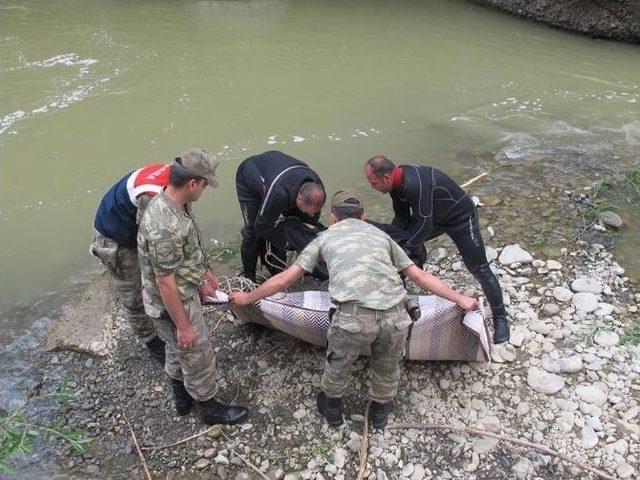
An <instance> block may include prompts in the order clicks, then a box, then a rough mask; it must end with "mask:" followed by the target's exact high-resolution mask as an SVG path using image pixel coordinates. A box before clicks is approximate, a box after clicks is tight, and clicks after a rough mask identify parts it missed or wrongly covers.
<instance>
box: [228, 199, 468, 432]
mask: <svg viewBox="0 0 640 480" xmlns="http://www.w3.org/2000/svg"><path fill="white" fill-rule="evenodd" d="M363 220H364V210H363V207H362V201H361V200H360V196H359V194H358V193H357V192H356V191H353V190H341V191H339V192H337V193H336V194H335V195H334V196H333V198H332V199H331V223H332V225H331V226H330V227H329V228H328V229H327V230H325V231H324V232H322V233H320V234H319V235H318V237H317V238H316V239H315V240H313V241H312V242H311V243H310V244H309V245H308V246H307V247H306V248H305V249H304V250H303V251H302V253H301V254H300V255H299V256H298V258H297V260H296V262H295V263H294V264H293V265H291V266H290V267H289V268H288V269H287V270H285V271H284V272H282V273H279V274H278V275H275V276H273V277H271V278H270V279H269V280H267V281H266V282H265V283H264V284H262V285H261V286H260V287H259V288H257V289H256V290H254V291H252V292H249V293H241V292H233V293H232V294H231V295H230V300H231V301H232V302H233V303H234V304H236V305H248V304H249V303H252V302H256V301H258V300H260V299H262V298H265V297H267V296H269V295H272V294H274V293H276V292H280V291H282V290H284V289H285V288H287V287H288V286H290V285H291V284H293V283H294V282H295V281H297V280H298V279H299V278H300V277H301V276H302V275H303V274H304V273H305V272H311V271H312V270H313V268H314V266H315V264H316V263H317V262H318V261H319V260H320V259H321V258H322V259H324V260H325V261H326V262H327V266H328V269H329V294H330V295H331V299H332V302H333V303H334V304H335V305H336V307H337V310H336V311H335V313H334V314H333V317H332V321H331V326H330V327H329V332H328V336H327V339H328V345H327V358H326V363H325V369H324V374H323V376H322V383H321V391H320V393H319V395H318V399H317V404H318V410H319V411H320V413H321V414H322V415H323V416H324V417H325V418H326V419H327V421H328V423H329V425H331V426H334V427H336V426H339V425H341V424H342V422H343V418H342V397H343V396H344V394H345V392H346V389H347V386H348V381H349V372H350V369H351V367H352V365H353V364H354V363H355V361H356V360H357V359H358V356H359V355H360V352H361V351H362V348H363V347H364V346H367V345H368V346H370V348H371V359H370V362H369V374H370V379H371V389H370V390H369V397H370V399H371V409H370V419H371V424H372V425H373V426H374V427H376V428H384V426H385V425H386V422H387V417H388V415H389V412H390V410H391V405H392V400H393V399H394V398H395V396H396V393H397V391H398V383H399V381H400V364H401V361H402V359H403V357H404V352H405V349H406V342H407V335H408V331H409V325H411V319H410V318H409V315H408V314H407V312H406V310H405V307H404V299H405V296H406V293H407V292H406V291H405V289H404V287H403V285H402V280H401V279H400V275H399V272H403V273H404V274H405V275H407V276H408V277H409V278H410V279H412V280H413V281H414V282H416V283H417V284H418V285H419V286H420V287H422V288H424V289H426V290H429V291H431V292H432V293H434V294H436V295H439V296H441V297H443V298H446V299H449V300H451V301H453V302H455V303H457V304H458V305H459V306H460V308H462V309H464V310H471V309H474V308H476V307H477V305H478V302H477V300H476V299H475V298H471V297H467V296H464V295H461V294H459V293H457V292H455V291H454V290H453V289H452V288H451V287H449V286H448V285H446V284H445V283H443V282H441V281H440V280H438V279H437V278H436V277H434V276H433V275H431V274H430V273H428V272H425V271H423V270H422V269H420V268H418V267H417V266H416V265H415V264H414V263H413V262H412V261H411V260H410V259H409V257H408V256H407V254H406V253H405V252H404V251H403V250H402V249H401V248H400V247H399V246H398V245H397V244H396V243H395V242H394V241H393V240H392V239H391V238H390V237H389V236H388V235H387V234H386V233H384V232H382V231H381V230H380V229H378V228H376V227H374V226H373V225H369V224H368V223H366V222H364V221H363Z"/></svg>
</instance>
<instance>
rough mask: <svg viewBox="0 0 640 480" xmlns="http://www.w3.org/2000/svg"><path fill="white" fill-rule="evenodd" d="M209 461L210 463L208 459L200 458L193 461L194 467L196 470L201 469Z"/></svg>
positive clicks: (207, 464)
mask: <svg viewBox="0 0 640 480" xmlns="http://www.w3.org/2000/svg"><path fill="white" fill-rule="evenodd" d="M209 463H210V462H209V460H207V459H206V458H201V459H200V460H198V461H197V462H196V463H195V465H194V467H195V468H196V469H197V470H202V469H203V468H205V467H207V466H209Z"/></svg>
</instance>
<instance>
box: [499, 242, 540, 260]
mask: <svg viewBox="0 0 640 480" xmlns="http://www.w3.org/2000/svg"><path fill="white" fill-rule="evenodd" d="M532 260H533V257H532V256H531V254H530V253H529V252H527V251H525V250H523V249H522V248H521V247H520V245H519V244H517V243H516V244H515V245H507V246H506V247H504V248H503V249H502V252H500V256H499V257H498V261H499V262H500V263H501V264H502V265H513V264H514V263H531V261H532Z"/></svg>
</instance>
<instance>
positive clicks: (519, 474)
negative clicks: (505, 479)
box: [511, 457, 536, 480]
mask: <svg viewBox="0 0 640 480" xmlns="http://www.w3.org/2000/svg"><path fill="white" fill-rule="evenodd" d="M511 472H512V473H513V474H514V475H515V477H516V478H517V479H518V480H528V479H529V478H531V477H532V476H533V475H535V473H536V471H535V468H533V464H532V463H531V461H530V460H529V459H528V458H526V457H522V458H521V459H520V460H518V462H517V463H516V464H515V465H514V466H513V467H511Z"/></svg>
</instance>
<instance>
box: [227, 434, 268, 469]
mask: <svg viewBox="0 0 640 480" xmlns="http://www.w3.org/2000/svg"><path fill="white" fill-rule="evenodd" d="M222 436H223V437H224V438H226V439H227V440H231V439H230V438H229V437H228V436H227V434H226V433H224V432H222ZM230 450H231V453H233V454H234V455H235V456H236V457H238V458H239V459H240V460H242V461H243V462H244V463H245V465H246V466H247V467H249V468H250V469H251V470H253V471H254V472H256V473H257V474H258V475H260V477H261V478H263V479H264V480H269V477H267V476H266V475H265V474H264V473H262V471H261V470H260V469H259V468H258V467H256V466H255V465H254V464H253V463H251V462H250V461H249V460H247V459H246V458H245V457H244V456H243V455H240V454H239V453H238V452H236V451H235V450H234V449H233V448H230Z"/></svg>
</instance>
